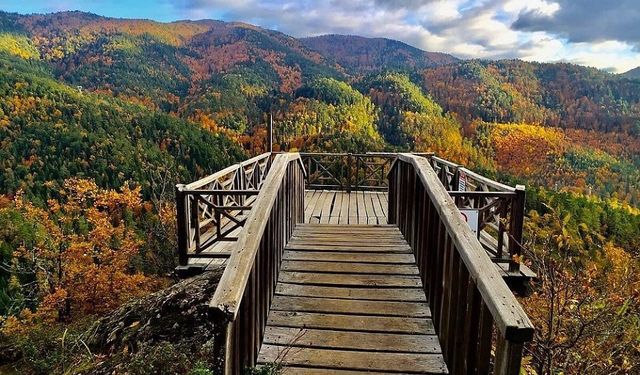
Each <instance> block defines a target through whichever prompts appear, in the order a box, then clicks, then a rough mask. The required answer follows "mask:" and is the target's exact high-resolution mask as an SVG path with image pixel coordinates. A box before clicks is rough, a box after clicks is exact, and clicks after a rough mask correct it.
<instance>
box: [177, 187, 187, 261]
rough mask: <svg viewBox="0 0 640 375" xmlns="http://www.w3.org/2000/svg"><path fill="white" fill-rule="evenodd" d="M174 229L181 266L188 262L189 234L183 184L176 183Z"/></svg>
mask: <svg viewBox="0 0 640 375" xmlns="http://www.w3.org/2000/svg"><path fill="white" fill-rule="evenodd" d="M175 192H176V220H177V223H176V229H177V232H178V262H179V263H180V265H181V266H186V265H187V264H188V263H189V257H188V256H187V251H188V249H189V234H188V233H187V232H188V228H187V204H186V203H187V202H186V194H185V193H184V185H183V184H177V185H176V189H175Z"/></svg>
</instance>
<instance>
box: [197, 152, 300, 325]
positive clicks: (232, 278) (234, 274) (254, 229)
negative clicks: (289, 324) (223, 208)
mask: <svg viewBox="0 0 640 375" xmlns="http://www.w3.org/2000/svg"><path fill="white" fill-rule="evenodd" d="M263 155H264V154H263ZM296 159H297V161H298V162H299V163H300V167H301V168H302V170H303V173H304V165H303V164H302V161H301V159H300V154H298V153H280V154H277V155H276V156H275V158H274V160H273V163H272V165H271V169H270V170H269V173H268V175H267V178H266V179H265V181H264V184H263V188H262V189H261V190H260V193H258V196H257V197H256V201H255V204H254V206H253V209H252V210H251V212H250V213H249V216H248V217H247V221H246V223H245V225H244V228H243V230H242V232H241V233H240V236H239V237H238V241H237V242H236V245H235V247H234V248H233V249H232V251H231V256H230V257H229V261H228V263H227V265H226V267H225V270H224V272H223V274H222V277H221V278H220V282H219V283H218V287H217V288H216V290H215V293H214V295H213V297H212V298H211V300H210V302H209V308H210V309H212V310H215V311H217V312H219V313H222V314H223V315H225V316H226V317H227V319H228V320H230V321H232V320H234V319H235V318H236V316H237V314H238V309H239V306H240V302H241V301H242V297H243V294H244V290H245V288H246V286H247V281H248V280H249V277H250V273H251V268H252V267H253V263H254V261H255V257H256V254H257V251H258V248H259V246H260V241H261V239H262V236H263V234H264V231H265V228H266V226H267V221H268V220H267V219H268V217H269V215H270V213H271V210H272V208H273V205H274V202H275V201H276V197H277V194H278V191H279V190H280V186H281V185H282V183H283V177H284V176H285V172H286V170H287V167H288V165H289V163H290V162H291V161H292V160H296Z"/></svg>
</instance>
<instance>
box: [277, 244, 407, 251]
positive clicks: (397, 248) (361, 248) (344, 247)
mask: <svg viewBox="0 0 640 375" xmlns="http://www.w3.org/2000/svg"><path fill="white" fill-rule="evenodd" d="M287 250H312V251H349V252H359V251H364V252H372V253H375V252H378V253H409V252H411V248H410V247H409V245H373V246H362V245H361V246H355V245H350V244H347V245H339V244H335V245H323V244H317V245H314V244H304V243H296V244H292V243H289V244H287Z"/></svg>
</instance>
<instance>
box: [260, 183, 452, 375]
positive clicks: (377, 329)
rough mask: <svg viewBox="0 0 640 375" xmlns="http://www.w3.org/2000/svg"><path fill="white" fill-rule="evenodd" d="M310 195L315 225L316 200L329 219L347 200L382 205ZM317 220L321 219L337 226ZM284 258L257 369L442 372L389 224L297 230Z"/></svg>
mask: <svg viewBox="0 0 640 375" xmlns="http://www.w3.org/2000/svg"><path fill="white" fill-rule="evenodd" d="M307 194H309V193H307ZM312 194H313V195H312V198H313V197H317V198H318V199H316V204H315V205H313V206H312V207H314V208H313V209H312V210H311V211H312V214H311V215H312V216H311V218H312V219H313V218H314V216H313V210H314V209H315V207H318V205H317V201H319V200H320V199H322V200H323V202H328V201H332V202H333V204H332V205H331V209H328V211H327V213H329V212H334V210H336V208H334V207H335V206H337V207H339V208H340V210H342V207H349V206H350V205H349V204H347V205H343V204H342V202H344V201H345V199H344V197H347V199H346V200H347V202H352V201H356V202H358V201H359V199H360V197H362V198H365V200H364V201H365V202H366V199H370V200H371V202H373V200H374V199H378V200H380V199H381V198H383V196H381V195H379V194H371V195H366V194H361V193H351V194H335V192H331V193H329V194H327V193H326V192H312ZM354 197H355V199H353V198H354ZM349 198H351V199H349ZM336 202H340V204H339V205H336ZM365 202H363V203H365ZM372 204H373V203H372ZM324 206H325V204H324V203H323V204H322V207H323V209H324ZM327 206H329V204H328V203H327ZM354 207H358V206H357V204H356V205H355V206H354ZM356 210H358V208H356ZM364 210H365V211H364V212H366V210H367V209H366V206H365V208H364ZM373 210H374V212H376V211H375V208H373ZM323 212H324V211H321V214H320V216H319V218H320V220H321V221H324V218H326V217H328V218H329V219H332V218H335V216H332V215H329V216H324V215H322V213H323ZM340 212H342V211H340ZM349 212H351V211H349ZM358 212H362V211H359V210H358ZM381 212H382V211H381ZM343 217H344V218H347V219H349V218H350V217H351V216H349V215H345V216H342V215H339V216H337V218H338V221H339V220H340V219H341V218H343ZM356 217H358V216H356ZM371 217H372V218H376V220H378V219H379V217H378V216H371ZM368 220H369V219H367V221H368ZM282 259H283V260H282V265H281V271H280V274H279V277H278V282H277V286H276V290H275V296H274V298H273V300H272V301H271V308H270V310H269V315H268V319H267V326H266V328H265V336H264V340H263V343H262V347H261V349H260V353H259V356H258V363H259V364H260V363H261V364H265V363H269V362H278V363H282V364H283V365H284V366H285V370H284V373H286V374H363V373H428V374H444V373H447V368H446V365H445V363H444V359H443V356H442V354H441V348H440V344H439V342H438V338H437V336H436V335H435V331H434V328H433V323H432V321H431V311H430V309H429V305H428V303H427V300H426V297H425V293H424V291H423V287H422V281H421V279H420V276H419V272H418V268H417V266H416V264H415V258H414V255H413V253H412V251H411V249H410V247H409V245H408V244H407V242H406V241H405V239H404V237H403V236H402V233H401V232H400V230H399V229H398V228H397V227H396V226H391V225H349V226H346V225H330V224H327V225H323V224H299V225H298V226H297V227H296V229H295V231H294V233H293V237H292V238H291V240H290V241H289V243H288V244H287V246H286V247H285V251H284V253H283V258H282Z"/></svg>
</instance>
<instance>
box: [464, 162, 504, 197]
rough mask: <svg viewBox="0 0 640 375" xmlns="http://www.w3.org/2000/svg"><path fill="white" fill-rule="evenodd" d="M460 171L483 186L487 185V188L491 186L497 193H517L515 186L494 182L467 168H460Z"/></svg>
mask: <svg viewBox="0 0 640 375" xmlns="http://www.w3.org/2000/svg"><path fill="white" fill-rule="evenodd" d="M459 170H460V171H464V174H466V175H467V177H471V178H473V179H474V180H476V181H479V182H482V183H483V184H485V185H487V186H490V187H492V188H494V189H496V190H497V191H505V192H507V191H508V192H515V191H516V188H515V187H513V186H509V185H506V184H503V183H501V182H498V181H495V180H492V179H490V178H487V177H485V176H483V175H480V174H478V173H476V172H474V171H471V170H469V169H467V168H465V167H460V168H459Z"/></svg>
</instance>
